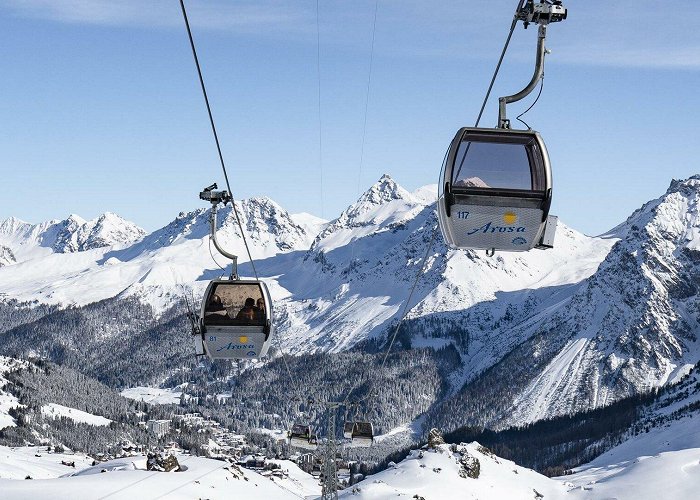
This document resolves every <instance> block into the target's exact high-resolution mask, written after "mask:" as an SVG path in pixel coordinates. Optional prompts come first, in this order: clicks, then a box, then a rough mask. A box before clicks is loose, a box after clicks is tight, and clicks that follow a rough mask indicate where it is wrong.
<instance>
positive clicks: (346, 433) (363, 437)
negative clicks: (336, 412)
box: [343, 421, 374, 448]
mask: <svg viewBox="0 0 700 500" xmlns="http://www.w3.org/2000/svg"><path fill="white" fill-rule="evenodd" d="M343 437H345V439H349V440H350V441H349V442H348V443H347V445H346V446H348V447H349V448H363V447H367V446H371V445H372V443H374V426H373V425H372V423H371V422H358V421H355V422H345V425H344V426H343Z"/></svg>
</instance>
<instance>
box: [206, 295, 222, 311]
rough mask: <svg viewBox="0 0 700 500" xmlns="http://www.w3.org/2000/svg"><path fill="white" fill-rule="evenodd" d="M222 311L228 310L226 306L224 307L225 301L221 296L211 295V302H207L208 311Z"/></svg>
mask: <svg viewBox="0 0 700 500" xmlns="http://www.w3.org/2000/svg"><path fill="white" fill-rule="evenodd" d="M221 311H223V312H226V308H225V307H224V304H223V302H221V297H219V296H218V295H216V294H214V295H212V296H211V300H210V301H209V304H207V310H206V312H221Z"/></svg>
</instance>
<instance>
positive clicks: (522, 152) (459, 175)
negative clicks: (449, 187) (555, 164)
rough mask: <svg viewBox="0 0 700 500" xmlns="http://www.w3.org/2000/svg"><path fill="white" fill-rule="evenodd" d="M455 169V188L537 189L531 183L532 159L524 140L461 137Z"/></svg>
mask: <svg viewBox="0 0 700 500" xmlns="http://www.w3.org/2000/svg"><path fill="white" fill-rule="evenodd" d="M453 172H454V179H453V187H454V188H455V189H459V188H477V189H489V188H492V189H518V190H527V191H530V190H532V189H537V188H535V187H534V186H533V185H532V181H533V178H532V175H531V173H530V159H529V156H528V151H527V147H526V146H525V145H523V144H498V143H493V142H475V141H462V142H461V143H460V145H459V149H458V151H457V155H456V157H455V163H454V169H453Z"/></svg>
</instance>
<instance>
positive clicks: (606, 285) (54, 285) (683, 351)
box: [0, 175, 700, 430]
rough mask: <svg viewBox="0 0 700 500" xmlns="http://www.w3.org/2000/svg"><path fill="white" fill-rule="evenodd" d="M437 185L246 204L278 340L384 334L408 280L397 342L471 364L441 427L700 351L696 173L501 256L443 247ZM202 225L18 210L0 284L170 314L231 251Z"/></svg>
mask: <svg viewBox="0 0 700 500" xmlns="http://www.w3.org/2000/svg"><path fill="white" fill-rule="evenodd" d="M435 195H436V187H435V186H431V187H425V188H421V189H419V190H417V191H415V192H413V193H411V192H408V191H407V190H405V189H403V188H402V187H401V186H399V185H398V184H397V183H396V182H395V181H394V180H393V179H392V178H391V177H389V176H387V175H385V176H383V177H382V178H381V179H380V180H379V181H378V182H377V183H376V184H374V185H373V186H371V187H370V188H369V189H368V190H367V191H366V192H365V193H364V194H363V195H362V196H361V197H360V198H359V199H358V201H357V202H356V203H354V204H353V205H351V206H350V207H348V208H347V209H346V210H345V211H343V213H341V214H340V215H339V217H337V218H336V219H335V220H333V221H330V222H328V223H326V222H325V221H321V220H318V219H314V218H313V217H310V216H308V214H307V215H303V214H302V215H297V216H294V215H290V214H288V213H287V212H286V211H285V210H284V209H283V208H281V207H280V206H279V205H277V204H275V203H274V202H273V201H271V200H269V199H267V198H254V199H251V200H244V201H241V202H237V207H238V209H239V214H240V215H241V219H242V224H243V227H244V230H245V231H246V235H247V237H248V240H249V243H250V248H251V252H252V255H253V257H254V259H255V265H256V270H257V272H258V274H259V275H260V276H261V277H262V278H264V279H266V280H267V281H268V283H269V284H270V288H271V291H272V294H273V298H274V299H275V314H276V324H277V332H278V335H279V341H280V345H281V346H282V347H284V348H286V349H287V350H289V351H291V352H297V353H302V352H309V351H316V350H323V351H341V350H344V349H348V348H351V347H353V346H355V345H357V344H358V343H359V342H361V341H363V340H366V339H370V338H377V339H380V340H383V339H385V338H386V336H387V334H390V333H392V332H393V330H392V328H393V326H394V325H395V324H396V321H397V318H398V317H400V315H401V313H402V311H403V307H404V306H405V305H406V301H407V299H408V297H409V294H410V292H411V290H412V288H413V286H414V283H415V284H416V286H415V291H414V293H413V295H412V297H411V302H410V304H408V307H409V311H410V312H409V315H408V320H407V321H406V322H405V323H404V325H403V329H402V339H403V344H404V346H412V347H433V348H442V347H449V346H452V347H451V348H452V349H454V350H455V351H456V353H457V354H458V356H459V358H460V359H461V368H460V369H459V370H456V371H455V372H454V373H452V374H451V375H450V376H449V377H448V380H447V381H448V382H449V384H450V387H451V389H450V394H449V397H448V399H447V400H446V401H445V403H444V404H445V405H446V406H445V408H449V409H450V411H445V412H442V413H441V414H442V415H443V416H444V419H455V420H454V421H450V420H442V421H439V422H436V425H438V426H439V427H441V428H443V429H445V430H449V429H450V428H453V427H455V426H456V425H463V424H464V423H465V421H467V422H469V421H471V422H474V423H481V424H486V425H507V424H514V423H526V422H531V421H534V420H537V419H540V418H544V417H547V416H553V415H558V414H564V413H567V412H570V411H578V410H582V409H587V408H591V407H597V406H601V405H604V404H606V403H609V402H612V401H614V400H616V399H617V398H620V397H622V396H625V395H629V394H633V393H636V392H639V391H645V390H648V389H649V388H651V387H654V386H658V385H663V384H665V383H667V382H669V381H672V380H674V379H676V378H677V377H679V376H681V375H682V374H683V373H684V372H685V371H687V367H688V366H690V365H692V364H694V363H695V362H696V361H697V359H698V356H700V351H698V346H697V334H698V331H700V330H699V326H698V321H699V320H700V309H699V307H700V306H698V304H699V301H698V300H697V286H698V285H697V283H698V276H700V257H698V255H699V254H700V229H699V227H700V214H699V210H700V209H699V208H698V199H700V176H695V177H692V178H690V179H687V180H685V181H674V182H673V183H672V184H671V186H670V187H669V189H668V191H667V192H666V194H664V195H663V196H662V197H661V198H659V199H658V200H654V201H652V202H649V203H647V204H646V205H644V206H643V207H642V208H640V209H639V210H638V211H636V212H635V213H634V214H632V215H631V216H630V218H629V219H628V220H627V221H626V222H624V223H623V224H621V225H620V226H618V227H617V228H615V229H614V230H612V231H611V232H610V233H608V234H605V235H603V236H600V237H589V236H585V235H583V234H581V233H578V232H576V231H575V230H573V229H571V228H568V227H567V226H565V225H564V224H562V223H560V224H559V227H558V230H557V237H556V241H555V246H554V249H552V250H547V251H539V250H533V251H532V252H527V253H517V254H507V253H502V254H496V256H495V257H487V256H486V255H485V254H484V253H483V252H477V251H464V250H450V249H448V248H447V247H446V246H445V245H444V243H443V242H442V239H441V237H440V235H439V234H438V233H439V231H438V230H437V220H436V216H435V212H434V208H435V206H434V200H435ZM208 220H209V211H208V210H205V209H199V210H195V211H193V212H187V213H184V212H183V213H180V214H179V215H178V217H177V218H176V219H175V220H174V221H173V222H171V223H170V224H168V225H167V226H165V227H163V228H162V229H159V230H157V231H155V232H153V233H151V234H149V235H147V236H145V237H143V238H141V239H139V240H138V241H136V242H133V241H121V242H120V244H118V245H114V246H111V247H105V246H99V247H97V248H95V245H93V244H91V243H88V241H98V239H97V238H93V239H89V238H87V239H86V238H85V237H82V238H81V237H79V236H77V235H78V234H80V235H84V234H93V233H94V232H93V231H88V230H87V229H86V230H83V231H82V232H81V231H79V230H78V229H75V230H72V231H69V233H70V234H71V235H76V236H75V237H73V236H71V238H67V239H66V238H58V237H57V236H58V235H59V234H61V231H59V230H57V228H62V227H64V226H66V227H67V226H70V225H71V224H68V223H66V221H63V222H64V223H57V222H50V223H45V224H44V225H36V226H31V225H27V224H26V223H22V222H21V221H17V220H16V219H8V220H6V221H4V222H2V223H0V244H1V245H3V246H4V247H6V248H8V249H9V251H11V252H12V254H13V255H14V256H16V261H17V262H15V263H13V264H11V265H5V266H3V267H1V268H0V294H2V295H4V296H5V297H9V298H16V299H19V300H23V301H31V300H39V301H40V302H49V303H61V304H78V305H83V304H86V303H89V302H93V301H97V300H101V299H105V298H109V297H115V296H129V295H135V296H137V297H139V298H140V299H141V300H143V301H146V302H148V303H149V304H151V305H154V306H156V308H157V309H159V310H163V309H164V307H165V306H167V305H168V304H172V303H173V302H174V301H175V300H177V299H178V298H179V297H180V296H181V293H182V287H183V286H185V287H187V288H190V287H191V288H193V289H194V292H195V294H196V293H198V292H199V293H201V290H202V288H203V287H204V285H205V284H206V282H207V280H209V279H211V278H213V277H216V276H218V275H220V274H223V273H224V271H222V270H221V269H220V268H219V267H218V264H220V265H222V266H224V267H225V266H226V264H227V263H226V262H225V261H224V259H223V258H221V257H218V256H217V258H216V262H218V264H217V263H216V262H215V261H214V260H212V257H211V255H210V249H209V239H208V232H209V228H208V224H209V222H208ZM219 222H220V228H221V229H220V232H219V236H220V239H221V241H222V242H223V244H224V245H225V246H226V247H227V248H230V249H231V250H232V251H233V252H234V253H237V254H238V255H239V256H240V260H239V262H240V264H239V272H240V273H241V274H242V275H244V276H251V275H252V274H253V269H252V267H251V266H250V263H249V262H248V259H247V256H246V253H245V249H244V247H243V243H242V240H241V238H240V234H239V229H238V225H237V224H236V221H235V217H234V214H233V212H232V210H231V208H230V207H227V208H225V209H223V210H221V211H220V221H219ZM75 225H76V227H78V226H79V227H87V226H85V224H83V225H80V224H78V222H75ZM104 226H105V224H102V226H100V227H104ZM71 227H72V226H71ZM91 227H98V224H93V226H91ZM52 231H53V232H52ZM98 233H100V234H105V233H104V231H98ZM45 234H54V235H56V237H54V238H49V237H48V236H43V235H45ZM109 234H117V233H115V232H109ZM120 234H121V233H120ZM44 239H46V241H50V242H51V243H50V244H48V245H43V246H42V245H41V244H39V245H38V247H39V248H41V249H42V252H41V253H32V252H29V251H24V250H23V248H25V247H31V248H36V247H37V244H36V242H42V241H44ZM114 239H116V237H115V238H114ZM128 239H129V238H127V240H128ZM59 241H60V242H65V243H61V244H60V245H58V246H57V242H59ZM99 241H107V240H106V239H102V240H99ZM32 242H34V243H32ZM32 245H34V246H32ZM69 249H71V252H72V253H66V252H68V251H69ZM75 250H77V251H75ZM424 255H427V260H426V261H424V260H423V257H424ZM421 269H423V270H424V271H423V273H422V275H421V276H420V278H419V279H418V281H417V282H416V276H417V275H418V273H419V271H420V270H421ZM475 401H479V402H480V404H482V403H483V404H484V405H485V406H486V410H482V409H480V407H478V406H475ZM438 413H440V412H438Z"/></svg>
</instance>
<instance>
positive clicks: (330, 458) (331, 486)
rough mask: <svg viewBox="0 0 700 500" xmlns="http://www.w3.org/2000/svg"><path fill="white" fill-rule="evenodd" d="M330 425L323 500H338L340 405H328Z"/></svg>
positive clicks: (327, 439)
mask: <svg viewBox="0 0 700 500" xmlns="http://www.w3.org/2000/svg"><path fill="white" fill-rule="evenodd" d="M327 405H328V423H327V429H326V434H327V436H326V453H325V455H326V457H325V460H324V464H323V489H322V491H321V498H322V499H323V500H338V470H337V467H336V463H335V456H336V453H337V447H336V442H335V433H336V430H335V417H336V410H337V408H338V406H339V403H327Z"/></svg>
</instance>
